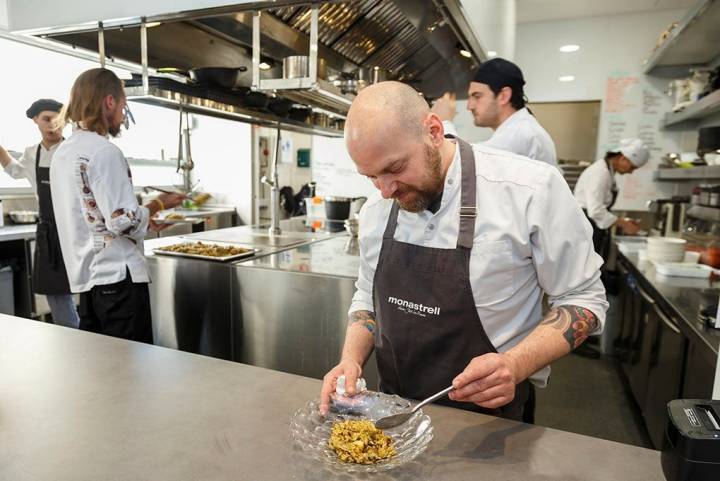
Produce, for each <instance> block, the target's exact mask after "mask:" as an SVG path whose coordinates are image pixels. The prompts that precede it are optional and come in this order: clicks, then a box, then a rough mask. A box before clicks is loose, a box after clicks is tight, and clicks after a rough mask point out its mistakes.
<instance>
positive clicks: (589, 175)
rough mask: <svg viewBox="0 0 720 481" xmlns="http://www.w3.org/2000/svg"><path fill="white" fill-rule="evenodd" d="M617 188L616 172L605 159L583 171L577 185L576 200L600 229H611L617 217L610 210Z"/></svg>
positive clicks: (597, 161)
mask: <svg viewBox="0 0 720 481" xmlns="http://www.w3.org/2000/svg"><path fill="white" fill-rule="evenodd" d="M614 188H615V172H612V171H611V168H610V167H608V164H607V162H605V159H600V160H596V161H595V162H593V163H592V165H590V166H589V167H588V168H587V169H585V170H583V172H582V174H580V177H579V178H578V181H577V183H576V184H575V199H576V200H577V202H578V204H580V207H581V208H582V209H585V211H586V212H587V214H588V217H590V218H591V219H592V220H593V222H595V224H596V225H597V226H598V228H600V229H609V228H610V227H611V226H612V225H613V224H614V223H615V221H616V220H617V216H616V215H614V214H613V213H612V212H610V211H609V210H608V206H609V205H610V204H611V203H612V197H613V195H612V191H613V189H614Z"/></svg>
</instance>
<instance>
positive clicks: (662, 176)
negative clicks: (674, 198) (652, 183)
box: [653, 165, 720, 182]
mask: <svg viewBox="0 0 720 481" xmlns="http://www.w3.org/2000/svg"><path fill="white" fill-rule="evenodd" d="M653 179H655V180H657V181H669V182H672V181H681V180H708V179H720V165H708V166H705V167H692V168H689V169H680V168H678V169H658V170H656V171H655V172H654V173H653Z"/></svg>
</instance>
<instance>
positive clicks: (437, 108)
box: [430, 92, 457, 121]
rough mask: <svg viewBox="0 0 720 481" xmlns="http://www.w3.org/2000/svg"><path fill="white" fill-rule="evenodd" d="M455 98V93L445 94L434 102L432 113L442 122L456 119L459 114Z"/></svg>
mask: <svg viewBox="0 0 720 481" xmlns="http://www.w3.org/2000/svg"><path fill="white" fill-rule="evenodd" d="M455 98H456V96H455V94H454V93H451V92H445V93H444V94H443V96H442V97H440V98H439V99H437V100H436V101H435V102H433V105H432V108H431V109H430V111H431V112H433V113H434V114H435V115H437V116H438V117H440V120H442V121H446V120H452V119H454V118H455V115H456V114H457V110H456V108H455Z"/></svg>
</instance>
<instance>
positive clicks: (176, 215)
mask: <svg viewBox="0 0 720 481" xmlns="http://www.w3.org/2000/svg"><path fill="white" fill-rule="evenodd" d="M165 220H185V216H184V215H182V214H180V213H178V212H171V213H170V214H168V215H166V216H165Z"/></svg>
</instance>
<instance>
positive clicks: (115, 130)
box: [108, 125, 120, 137]
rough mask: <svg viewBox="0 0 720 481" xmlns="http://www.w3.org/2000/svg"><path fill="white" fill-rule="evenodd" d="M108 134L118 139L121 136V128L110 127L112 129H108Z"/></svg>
mask: <svg viewBox="0 0 720 481" xmlns="http://www.w3.org/2000/svg"><path fill="white" fill-rule="evenodd" d="M108 134H110V135H111V136H112V137H117V136H118V135H120V126H119V125H118V126H117V127H116V126H114V125H112V126H110V128H108Z"/></svg>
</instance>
